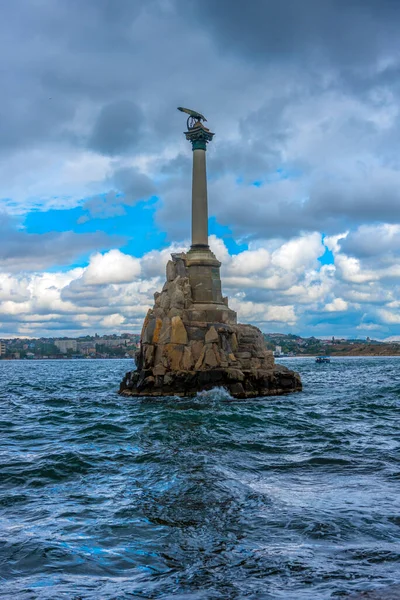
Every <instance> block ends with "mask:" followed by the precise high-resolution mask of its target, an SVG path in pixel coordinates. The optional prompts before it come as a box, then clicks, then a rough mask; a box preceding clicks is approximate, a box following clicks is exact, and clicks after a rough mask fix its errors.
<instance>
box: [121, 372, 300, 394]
mask: <svg viewBox="0 0 400 600" xmlns="http://www.w3.org/2000/svg"><path fill="white" fill-rule="evenodd" d="M215 387H223V388H225V389H226V390H227V391H228V392H229V394H230V395H231V396H232V397H233V398H242V399H243V398H257V397H262V396H274V395H280V394H288V393H290V392H296V391H301V389H302V387H301V380H300V377H299V375H298V373H295V372H294V371H290V370H289V369H287V368H286V367H284V366H282V365H276V366H275V367H274V368H273V369H271V370H270V371H256V372H246V371H244V372H243V371H240V370H239V369H208V370H206V371H175V372H174V373H169V374H168V375H166V376H164V378H163V380H160V378H157V377H154V376H152V372H151V371H149V372H148V373H146V372H139V371H131V372H129V373H127V374H126V375H125V377H124V379H123V381H122V383H121V387H120V392H119V393H120V394H121V395H122V396H147V397H158V396H178V397H190V396H195V395H196V394H197V393H198V392H201V391H205V390H211V389H212V388H215Z"/></svg>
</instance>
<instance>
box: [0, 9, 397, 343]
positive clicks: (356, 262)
mask: <svg viewBox="0 0 400 600" xmlns="http://www.w3.org/2000/svg"><path fill="white" fill-rule="evenodd" d="M0 9H1V19H0V30H1V34H0V45H1V53H0V68H1V78H2V93H1V95H0V104H1V119H0V336H3V337H12V336H17V335H20V336H33V337H37V336H56V335H70V336H75V335H83V334H85V333H95V332H97V333H99V334H101V333H108V332H122V331H131V332H137V331H139V330H140V325H141V322H142V320H143V318H144V315H145V313H146V311H147V309H148V307H149V305H150V304H151V303H152V295H153V293H154V292H155V291H156V290H159V289H160V288H161V287H162V284H163V279H164V271H165V263H166V261H167V259H168V256H169V254H170V252H171V250H172V251H176V250H177V249H185V248H187V247H188V244H189V235H190V202H191V199H190V194H191V185H190V178H191V158H192V157H191V149H190V145H189V144H188V143H187V142H186V141H185V139H184V136H183V135H182V132H183V130H184V129H185V118H184V116H183V115H182V114H181V113H179V112H178V111H177V110H176V107H177V106H189V107H191V108H194V109H196V110H199V111H200V112H202V113H204V114H205V115H206V116H207V118H208V125H209V126H210V128H211V129H212V130H213V131H215V133H216V135H215V138H214V141H213V142H212V144H210V146H209V149H208V152H207V160H208V176H209V206H210V244H211V246H212V248H213V250H214V252H215V253H216V254H217V256H218V258H219V259H220V260H222V261H223V268H222V276H223V288H224V292H225V293H226V294H227V295H229V296H230V299H231V300H230V304H231V306H232V308H234V309H235V310H237V311H238V316H239V320H240V321H241V322H251V323H254V324H256V325H258V326H259V327H261V329H262V330H263V331H266V332H268V331H269V332H271V331H280V332H286V333H289V332H292V333H299V334H301V335H315V336H319V337H323V336H331V335H335V336H346V337H348V336H352V337H366V336H370V337H374V338H378V339H386V338H389V337H392V336H400V310H399V309H400V260H399V258H400V213H399V206H400V118H399V117H400V115H399V101H400V3H399V2H398V0H303V1H302V2H300V1H299V0H279V1H278V0H251V1H250V2H249V1H245V0H84V1H82V0H13V1H12V2H10V1H9V0H0Z"/></svg>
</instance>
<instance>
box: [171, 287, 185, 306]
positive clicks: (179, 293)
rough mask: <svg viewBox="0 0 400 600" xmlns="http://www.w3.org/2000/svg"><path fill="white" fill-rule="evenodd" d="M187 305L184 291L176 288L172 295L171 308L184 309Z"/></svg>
mask: <svg viewBox="0 0 400 600" xmlns="http://www.w3.org/2000/svg"><path fill="white" fill-rule="evenodd" d="M184 305H185V296H184V294H183V290H182V289H181V288H180V287H177V286H174V288H173V290H172V293H171V302H170V307H171V308H177V309H180V310H181V309H182V308H184Z"/></svg>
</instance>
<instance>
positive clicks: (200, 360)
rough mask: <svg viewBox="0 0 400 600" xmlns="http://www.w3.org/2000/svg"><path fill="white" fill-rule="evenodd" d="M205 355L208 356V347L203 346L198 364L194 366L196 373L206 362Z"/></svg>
mask: <svg viewBox="0 0 400 600" xmlns="http://www.w3.org/2000/svg"><path fill="white" fill-rule="evenodd" d="M205 354H206V347H205V346H203V348H202V350H201V352H200V356H199V358H198V359H197V362H196V364H195V366H194V370H195V371H199V370H200V369H201V367H202V364H203V361H204V357H205Z"/></svg>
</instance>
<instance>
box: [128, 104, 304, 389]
mask: <svg viewBox="0 0 400 600" xmlns="http://www.w3.org/2000/svg"><path fill="white" fill-rule="evenodd" d="M179 110H181V111H182V112H185V113H187V114H188V115H189V117H188V119H187V131H185V136H186V139H187V140H188V141H189V142H190V143H191V144H192V150H193V179H192V244H191V247H190V250H189V251H188V252H186V253H181V254H172V255H171V259H172V260H170V261H168V263H167V266H166V283H165V284H164V287H163V289H162V291H161V292H160V293H159V292H156V293H155V294H154V306H153V308H151V309H150V310H149V311H148V313H147V315H146V318H145V320H144V323H143V328H142V333H141V340H140V348H139V350H138V352H137V355H136V358H135V362H136V367H137V369H136V370H135V371H130V372H128V373H127V374H126V375H125V377H124V379H123V381H122V383H121V386H120V391H119V393H120V394H121V395H123V396H191V395H195V394H196V393H198V392H201V391H204V390H209V389H212V388H213V387H224V388H226V389H227V390H228V392H229V393H230V394H231V396H233V397H235V398H252V397H258V396H270V395H274V394H284V393H288V392H295V391H300V390H301V389H302V385H301V380H300V376H299V375H298V373H296V372H294V371H291V370H289V369H288V368H286V367H284V366H282V365H276V364H275V362H274V357H273V354H272V352H271V351H269V350H267V349H266V347H265V343H264V338H263V335H262V333H261V331H260V330H259V329H257V328H256V327H254V326H252V325H242V324H237V316H236V313H235V312H234V311H233V310H231V309H230V308H229V305H228V298H227V297H223V295H222V291H221V278H220V266H221V263H220V262H219V261H218V260H217V258H216V257H215V255H214V254H213V253H212V252H211V250H210V247H209V245H208V199H207V174H206V150H207V144H208V143H209V142H211V141H212V139H213V137H214V133H212V132H211V131H210V130H209V129H208V128H207V127H206V126H205V125H204V121H206V118H205V117H204V116H203V115H202V114H200V113H197V112H195V111H192V110H189V109H186V108H182V107H179Z"/></svg>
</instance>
